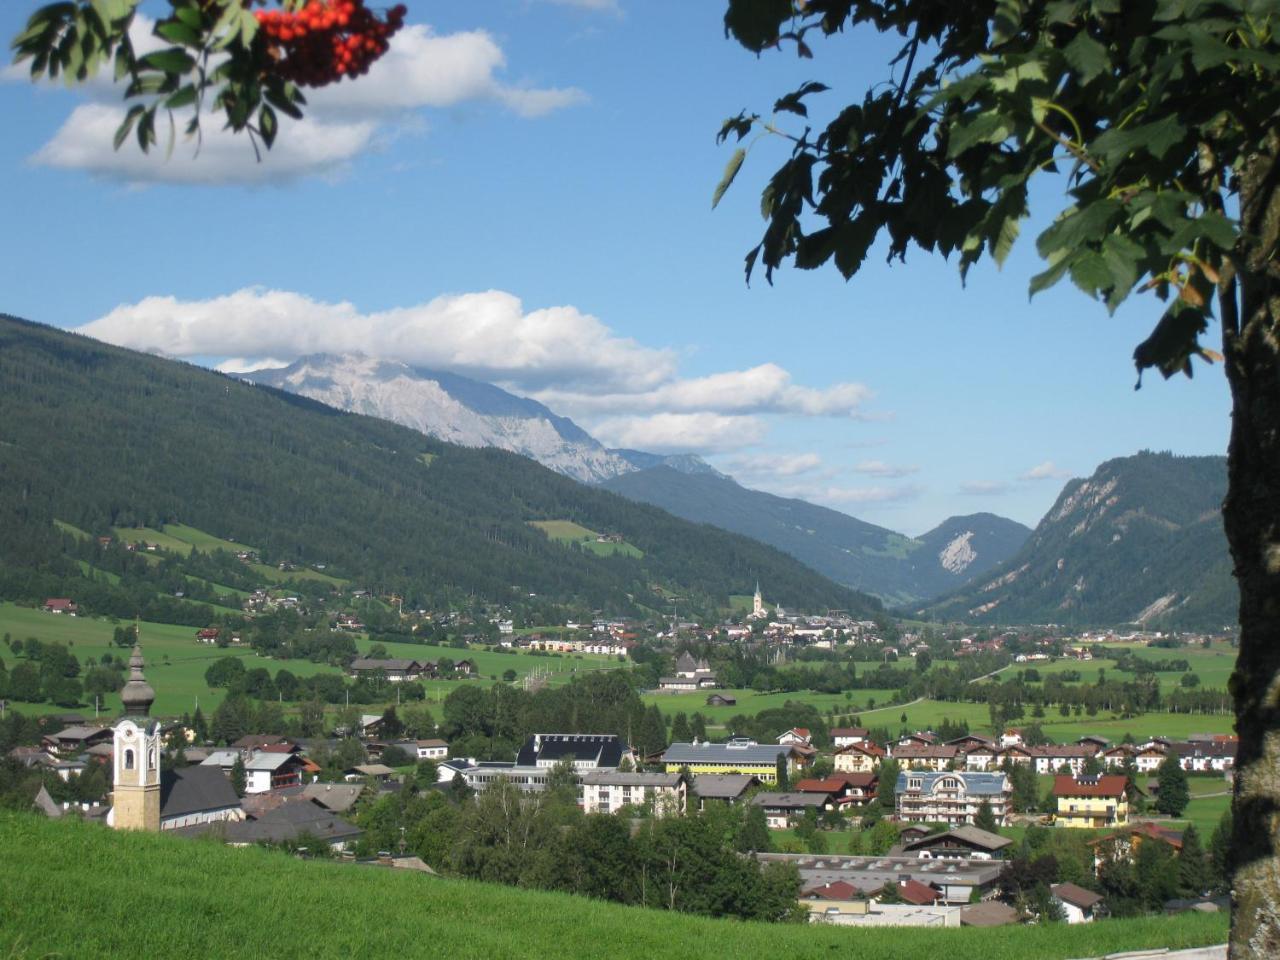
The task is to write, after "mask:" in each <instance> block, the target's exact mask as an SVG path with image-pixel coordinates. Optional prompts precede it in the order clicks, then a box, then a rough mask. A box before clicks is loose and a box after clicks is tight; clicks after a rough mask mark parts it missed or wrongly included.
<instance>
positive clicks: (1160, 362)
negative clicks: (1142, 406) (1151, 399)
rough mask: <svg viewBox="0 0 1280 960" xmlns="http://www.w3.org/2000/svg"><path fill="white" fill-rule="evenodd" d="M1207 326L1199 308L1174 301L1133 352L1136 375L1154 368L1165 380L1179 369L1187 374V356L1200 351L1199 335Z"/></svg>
mask: <svg viewBox="0 0 1280 960" xmlns="http://www.w3.org/2000/svg"><path fill="white" fill-rule="evenodd" d="M1207 328H1208V318H1207V317H1206V316H1205V314H1204V312H1203V311H1201V310H1197V309H1196V308H1194V307H1190V306H1188V305H1187V304H1186V303H1184V302H1183V301H1181V300H1175V301H1174V302H1173V303H1172V304H1171V305H1170V306H1169V309H1168V310H1166V311H1165V313H1164V316H1163V317H1161V318H1160V322H1159V323H1157V324H1156V327H1155V329H1154V330H1152V331H1151V336H1149V337H1147V339H1146V340H1143V341H1142V343H1140V344H1138V346H1137V348H1136V349H1135V350H1134V351H1133V362H1134V365H1135V366H1136V367H1137V368H1138V373H1139V375H1141V373H1142V371H1143V370H1146V369H1148V368H1150V367H1155V368H1156V369H1157V370H1159V371H1160V373H1161V374H1162V375H1163V376H1164V377H1165V378H1166V379H1168V378H1169V377H1171V376H1173V375H1174V374H1175V373H1179V372H1181V373H1186V374H1187V375H1188V376H1190V372H1191V357H1192V356H1193V355H1194V354H1197V353H1199V352H1200V335H1201V334H1202V333H1204V331H1205V330H1206V329H1207ZM1139 383H1141V381H1139Z"/></svg>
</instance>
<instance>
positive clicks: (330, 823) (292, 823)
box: [224, 799, 364, 850]
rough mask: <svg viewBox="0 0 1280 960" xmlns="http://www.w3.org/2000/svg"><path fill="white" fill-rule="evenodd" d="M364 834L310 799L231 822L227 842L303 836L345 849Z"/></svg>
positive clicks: (235, 843)
mask: <svg viewBox="0 0 1280 960" xmlns="http://www.w3.org/2000/svg"><path fill="white" fill-rule="evenodd" d="M363 833H364V831H363V830H361V829H360V828H359V827H356V826H354V825H353V824H350V823H348V822H347V821H346V820H343V819H342V818H341V817H339V816H337V815H336V814H335V813H333V811H331V810H326V809H325V808H324V807H322V806H321V805H320V804H318V803H316V802H314V801H313V800H309V799H299V800H294V801H291V802H289V803H282V804H280V805H279V806H278V807H275V808H274V809H272V810H269V811H267V812H265V813H263V815H262V816H261V817H259V818H258V819H256V820H245V821H242V822H239V823H229V824H227V826H226V828H225V834H224V836H225V838H226V841H227V843H229V844H231V845H232V846H236V847H244V846H249V845H250V844H255V843H287V842H290V841H296V840H298V839H299V838H301V837H304V836H305V837H309V838H313V839H315V840H317V841H319V842H321V843H325V844H327V845H328V846H329V847H330V848H331V849H333V850H345V849H347V847H348V846H350V845H351V844H352V843H353V842H355V841H356V840H357V839H359V838H360V836H361V835H362V834H363Z"/></svg>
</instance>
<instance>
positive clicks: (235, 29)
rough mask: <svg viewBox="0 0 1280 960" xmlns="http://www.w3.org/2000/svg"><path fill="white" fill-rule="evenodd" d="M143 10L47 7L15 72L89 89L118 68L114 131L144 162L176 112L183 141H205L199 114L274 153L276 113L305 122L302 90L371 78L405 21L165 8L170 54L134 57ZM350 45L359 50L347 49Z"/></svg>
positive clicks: (91, 4) (290, 6)
mask: <svg viewBox="0 0 1280 960" xmlns="http://www.w3.org/2000/svg"><path fill="white" fill-rule="evenodd" d="M139 3H140V0H74V2H71V3H51V4H47V5H46V6H43V7H41V8H40V9H38V10H37V11H36V12H35V13H33V14H32V15H31V17H30V19H28V21H27V27H26V29H25V30H24V31H23V32H22V33H20V34H19V35H18V36H17V37H16V38H14V40H13V48H14V50H15V57H14V59H15V61H16V62H22V61H24V60H30V61H31V76H32V78H33V79H35V78H39V77H42V76H45V75H48V76H49V77H57V76H59V75H61V76H63V77H64V78H65V79H66V80H68V81H69V82H73V83H85V82H87V81H89V80H92V79H95V78H96V77H97V75H98V73H99V68H100V67H105V66H106V65H108V64H110V65H112V66H113V67H114V72H115V78H116V80H117V82H119V81H123V80H127V81H128V83H127V84H125V85H124V88H123V89H124V97H125V99H126V101H133V104H132V106H130V108H129V112H128V114H127V115H126V118H125V120H124V122H123V123H122V124H121V125H120V127H119V129H118V130H117V131H116V135H115V144H116V148H117V149H119V147H120V146H121V144H123V143H124V141H125V140H126V139H128V137H129V136H130V135H131V134H132V135H134V137H135V138H136V139H137V142H138V146H139V147H141V148H142V150H143V151H144V152H145V151H147V150H148V149H150V148H151V147H152V146H154V145H155V144H156V143H157V136H156V117H157V115H159V116H161V117H162V118H163V117H165V116H168V117H170V118H172V117H173V114H174V112H175V111H178V112H181V113H182V114H183V117H184V120H185V122H184V125H183V129H184V131H185V133H186V135H187V137H189V138H192V137H194V138H198V137H199V135H200V129H201V119H202V118H201V110H202V108H203V109H211V110H212V111H213V112H214V113H221V114H222V116H223V120H224V122H225V125H226V126H227V127H228V128H229V129H231V130H233V131H234V132H236V133H241V132H243V133H247V135H248V137H249V139H250V142H251V143H252V145H253V149H254V151H255V152H258V151H259V149H260V147H261V148H266V149H270V147H271V145H272V144H273V143H274V142H275V138H276V133H277V132H278V129H279V119H278V117H277V111H279V112H280V113H283V114H285V115H286V116H290V117H294V118H299V119H300V118H301V117H302V108H303V107H304V106H305V105H306V102H307V101H306V98H305V97H304V96H303V94H302V91H301V89H300V88H301V87H321V86H325V85H327V84H329V83H334V82H337V81H339V80H341V79H342V78H343V77H351V78H352V79H354V78H355V77H357V76H359V75H361V74H363V73H365V72H367V71H368V69H369V65H370V63H372V62H373V61H374V60H376V59H377V58H378V57H380V56H382V55H383V54H384V53H386V51H387V42H388V40H389V39H390V38H391V36H392V35H394V34H395V33H396V32H397V31H398V30H399V29H400V28H401V27H402V26H403V25H404V16H405V13H406V9H405V7H404V5H403V4H400V5H397V6H395V7H392V8H391V9H390V10H388V11H387V12H386V15H385V17H379V16H378V15H377V14H375V13H373V12H371V11H369V10H367V9H366V8H365V0H339V2H335V3H333V4H331V5H330V6H331V8H332V9H331V10H330V11H329V15H328V16H327V17H326V15H325V14H324V13H323V12H313V11H312V10H311V9H309V8H308V7H309V5H308V2H307V0H283V6H284V9H283V10H274V11H265V10H258V11H253V10H250V9H249V4H247V3H243V2H242V0H169V5H170V6H171V7H172V8H173V9H172V12H171V13H170V14H169V15H168V16H161V17H160V18H159V19H157V21H156V23H155V25H154V28H153V29H152V34H153V36H154V37H155V38H156V39H157V40H159V41H160V42H161V44H166V45H168V46H166V47H164V48H163V49H160V50H156V51H153V52H150V53H145V54H141V55H139V54H138V53H137V52H136V51H135V49H134V45H133V42H132V40H131V39H130V36H129V30H130V27H131V26H132V25H133V22H134V15H135V13H136V9H137V7H138V6H139ZM310 6H312V7H314V6H315V5H314V4H312V5H310ZM349 38H351V39H355V41H356V42H355V43H354V44H348V43H346V42H345V41H347V40H348V39H349ZM211 58H212V63H213V64H217V66H211ZM139 101H141V102H139ZM188 113H189V115H188ZM171 136H172V134H171ZM170 145H172V140H170Z"/></svg>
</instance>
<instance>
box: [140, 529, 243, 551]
mask: <svg viewBox="0 0 1280 960" xmlns="http://www.w3.org/2000/svg"><path fill="white" fill-rule="evenodd" d="M161 529H162V530H163V531H164V533H165V534H167V535H168V536H170V537H173V538H174V539H175V540H180V541H182V542H183V543H187V544H190V545H191V547H192V548H193V549H195V550H199V551H201V552H203V553H213V552H214V551H217V550H225V551H226V552H227V553H239V552H241V551H242V550H248V551H250V552H251V553H257V549H256V548H255V547H251V546H248V545H247V544H243V543H236V542H235V541H234V540H224V539H222V537H215V536H214V535H213V534H211V533H205V532H204V531H203V530H198V529H196V528H195V527H190V526H187V525H186V524H185V523H166V524H165V525H164V526H163V527H161Z"/></svg>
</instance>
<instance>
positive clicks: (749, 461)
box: [725, 453, 822, 477]
mask: <svg viewBox="0 0 1280 960" xmlns="http://www.w3.org/2000/svg"><path fill="white" fill-rule="evenodd" d="M821 466H822V457H820V456H818V454H816V453H756V454H739V455H737V456H735V457H731V458H730V459H729V460H727V461H726V462H725V467H726V469H728V470H729V472H730V473H734V474H742V475H745V476H749V477H795V476H799V475H800V474H803V473H812V472H814V471H815V470H817V469H819V468H820V467H821Z"/></svg>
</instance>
